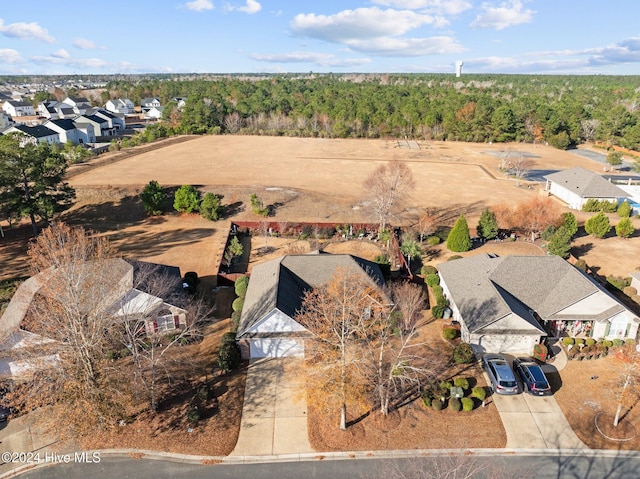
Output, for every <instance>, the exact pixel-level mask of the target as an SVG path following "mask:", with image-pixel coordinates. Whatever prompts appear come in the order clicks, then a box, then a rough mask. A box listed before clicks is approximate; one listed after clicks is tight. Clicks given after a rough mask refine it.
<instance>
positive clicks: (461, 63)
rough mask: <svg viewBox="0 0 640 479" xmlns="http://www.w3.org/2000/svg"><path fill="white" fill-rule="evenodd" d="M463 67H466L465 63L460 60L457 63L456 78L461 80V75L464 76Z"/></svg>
mask: <svg viewBox="0 0 640 479" xmlns="http://www.w3.org/2000/svg"><path fill="white" fill-rule="evenodd" d="M462 65H464V62H462V61H460V60H458V61H457V62H456V78H460V75H462Z"/></svg>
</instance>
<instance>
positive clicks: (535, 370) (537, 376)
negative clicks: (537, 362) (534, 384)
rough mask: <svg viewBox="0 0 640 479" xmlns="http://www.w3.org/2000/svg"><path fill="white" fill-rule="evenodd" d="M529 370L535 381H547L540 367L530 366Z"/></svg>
mask: <svg viewBox="0 0 640 479" xmlns="http://www.w3.org/2000/svg"><path fill="white" fill-rule="evenodd" d="M529 372H530V373H531V376H533V380H534V381H539V382H546V378H545V377H544V373H543V372H542V369H540V367H538V366H529Z"/></svg>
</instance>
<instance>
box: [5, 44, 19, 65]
mask: <svg viewBox="0 0 640 479" xmlns="http://www.w3.org/2000/svg"><path fill="white" fill-rule="evenodd" d="M0 62H1V63H22V57H21V56H20V53H18V50H14V49H13V48H0Z"/></svg>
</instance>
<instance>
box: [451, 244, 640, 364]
mask: <svg viewBox="0 0 640 479" xmlns="http://www.w3.org/2000/svg"><path fill="white" fill-rule="evenodd" d="M439 274H440V278H441V283H440V284H441V286H442V288H443V292H444V294H445V296H446V297H447V298H448V299H449V301H450V307H451V310H452V313H453V317H454V319H456V320H457V321H459V322H460V325H461V334H462V339H463V341H466V342H468V343H470V344H472V345H473V346H475V348H476V349H477V350H479V351H480V352H492V353H496V352H504V353H512V352H513V353H526V354H531V353H532V351H533V346H534V345H535V344H536V343H539V342H540V341H541V340H542V339H543V338H544V337H545V336H584V337H593V338H597V339H599V338H607V339H614V338H620V339H624V338H635V337H636V336H637V334H638V325H639V323H640V318H638V316H637V315H636V314H634V313H633V312H632V311H630V310H629V309H627V308H626V307H625V306H624V305H623V304H622V303H620V302H619V301H618V300H617V299H616V298H615V297H614V296H613V295H611V294H610V293H609V292H608V291H607V290H606V289H604V288H603V287H602V286H600V285H599V284H598V283H597V282H596V281H595V280H594V279H593V278H591V277H590V276H588V275H586V274H585V273H583V272H582V271H580V270H579V269H577V268H575V267H573V266H572V265H571V264H569V263H568V262H566V261H565V260H563V259H562V258H560V257H559V256H505V257H499V256H495V255H477V256H471V257H468V258H463V259H459V260H456V261H449V262H446V263H443V264H441V265H439Z"/></svg>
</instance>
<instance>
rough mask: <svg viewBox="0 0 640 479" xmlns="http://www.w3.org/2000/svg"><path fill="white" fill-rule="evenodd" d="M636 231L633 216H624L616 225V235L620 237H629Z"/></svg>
mask: <svg viewBox="0 0 640 479" xmlns="http://www.w3.org/2000/svg"><path fill="white" fill-rule="evenodd" d="M634 232H635V228H634V227H633V223H632V222H631V218H629V217H627V218H622V219H621V220H620V221H619V222H618V224H617V225H616V235H618V236H619V237H620V238H628V237H629V236H631V235H632V234H633V233H634Z"/></svg>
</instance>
